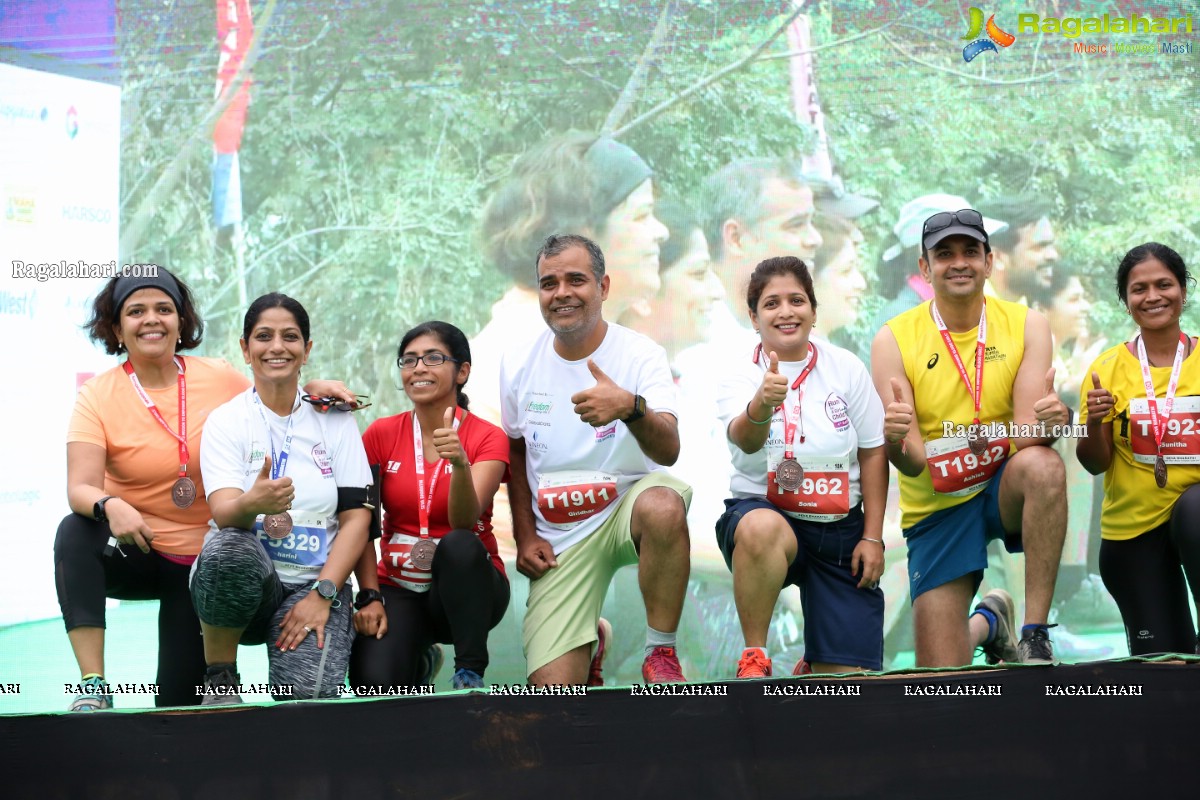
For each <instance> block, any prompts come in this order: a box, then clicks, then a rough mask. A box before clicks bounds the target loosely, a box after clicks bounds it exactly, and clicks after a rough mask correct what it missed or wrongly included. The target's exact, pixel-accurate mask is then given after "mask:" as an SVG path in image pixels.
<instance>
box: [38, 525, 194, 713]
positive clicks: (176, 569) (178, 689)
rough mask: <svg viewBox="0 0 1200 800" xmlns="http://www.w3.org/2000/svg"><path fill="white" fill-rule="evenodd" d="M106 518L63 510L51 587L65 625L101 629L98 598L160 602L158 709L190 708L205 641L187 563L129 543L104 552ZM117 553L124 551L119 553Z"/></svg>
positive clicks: (106, 534)
mask: <svg viewBox="0 0 1200 800" xmlns="http://www.w3.org/2000/svg"><path fill="white" fill-rule="evenodd" d="M111 533H112V532H111V531H110V530H109V527H108V523H107V522H96V521H95V520H91V519H88V518H87V517H82V516H80V515H78V514H68V515H67V516H66V517H64V518H63V521H62V522H61V523H59V526H58V534H57V535H56V536H55V537H54V587H55V589H56V590H57V591H58V605H59V607H60V608H61V609H62V614H63V621H64V622H65V623H66V626H67V630H68V631H71V630H74V629H75V628H80V627H89V628H104V627H106V626H105V624H104V598H105V597H115V598H117V599H119V600H158V601H159V605H158V677H157V678H156V681H157V683H158V696H157V697H155V698H154V704H155V705H156V706H194V705H198V704H199V703H200V698H199V697H198V696H197V695H196V687H197V686H199V685H200V684H202V683H204V671H205V663H204V639H203V637H202V636H201V635H200V620H199V619H198V618H197V617H196V611H195V610H194V609H193V608H192V596H191V594H190V593H189V592H188V572H189V571H190V570H191V567H190V566H188V565H187V564H176V563H175V562H173V561H168V560H167V559H165V558H163V557H162V556H160V555H158V554H157V553H155V552H154V551H151V552H150V553H143V552H142V551H141V550H139V549H138V548H137V547H136V546H135V545H122V546H121V550H120V552H116V551H114V552H113V554H112V555H110V556H106V555H104V546H105V544H107V543H108V538H109V536H110V535H111ZM121 553H124V554H125V555H124V557H122V555H121Z"/></svg>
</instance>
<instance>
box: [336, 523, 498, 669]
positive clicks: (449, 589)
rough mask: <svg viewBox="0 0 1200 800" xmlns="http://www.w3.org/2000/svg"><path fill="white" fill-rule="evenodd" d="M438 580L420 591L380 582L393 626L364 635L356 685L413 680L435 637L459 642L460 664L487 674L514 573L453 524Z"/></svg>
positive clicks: (355, 654) (354, 654) (355, 659)
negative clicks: (491, 641) (509, 575)
mask: <svg viewBox="0 0 1200 800" xmlns="http://www.w3.org/2000/svg"><path fill="white" fill-rule="evenodd" d="M432 573H433V574H432V585H431V586H430V589H429V591H428V592H414V591H411V590H409V589H402V588H400V587H398V586H393V585H388V583H387V582H386V581H381V583H382V589H381V591H382V592H383V597H384V610H385V612H386V613H387V624H388V627H387V633H386V634H384V636H383V638H382V639H376V638H375V637H374V636H357V637H355V639H354V648H353V650H352V651H351V654H350V685H351V686H352V687H355V688H358V687H364V688H365V687H372V686H412V685H414V684H415V683H416V682H417V680H418V679H420V678H421V675H420V662H421V655H422V654H423V653H424V652H425V650H426V649H427V648H428V647H429V645H431V644H433V643H434V642H443V643H447V644H453V645H454V666H455V667H458V668H460V669H469V670H472V671H473V672H475V673H477V674H479V675H483V673H484V670H486V669H487V665H488V649H487V639H488V631H490V630H491V629H492V628H494V627H496V625H498V624H499V622H500V620H501V618H502V617H503V616H504V612H505V611H506V610H507V609H508V593H509V590H508V580H507V579H506V578H505V577H504V576H503V575H502V574H501V573H500V570H498V569H496V567H495V566H494V565H493V564H492V559H491V556H489V555H488V552H487V550H486V549H485V548H484V546H483V543H482V542H481V541H479V537H478V536H476V535H475V534H474V533H472V532H471V531H466V530H453V531H450V532H449V533H447V534H446V535H445V536H443V537H442V538H441V540H440V541H439V543H438V548H437V550H436V551H435V553H434V557H433V568H432Z"/></svg>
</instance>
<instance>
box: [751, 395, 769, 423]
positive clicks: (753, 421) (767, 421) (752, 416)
mask: <svg viewBox="0 0 1200 800" xmlns="http://www.w3.org/2000/svg"><path fill="white" fill-rule="evenodd" d="M753 402H754V401H753V400H750V401H749V402H747V403H746V419H748V420H750V424H751V425H770V424H771V417H767V418H766V419H764V420H763V421H762V422H759V421H758V420H756V419H755V418H754V415H753V414H751V413H750V403H753ZM772 416H774V415H772Z"/></svg>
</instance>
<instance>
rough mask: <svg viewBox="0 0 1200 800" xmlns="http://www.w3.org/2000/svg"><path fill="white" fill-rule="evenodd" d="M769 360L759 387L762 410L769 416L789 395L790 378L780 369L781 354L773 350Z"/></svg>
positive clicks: (758, 398)
mask: <svg viewBox="0 0 1200 800" xmlns="http://www.w3.org/2000/svg"><path fill="white" fill-rule="evenodd" d="M769 359H770V360H769V361H768V362H767V371H766V372H765V373H763V379H762V383H761V384H760V385H759V387H758V396H757V397H756V398H755V399H756V400H758V402H759V405H760V408H761V410H762V411H764V412H766V415H767V416H768V417H769V416H770V415H771V414H772V413H774V411H775V409H776V408H778V407H779V406H780V405H781V404H782V403H783V399H784V398H785V397H787V393H788V379H787V376H786V375H783V374H782V373H780V371H779V356H778V355H776V354H775V351H774V350H772V351H771V352H770V355H769Z"/></svg>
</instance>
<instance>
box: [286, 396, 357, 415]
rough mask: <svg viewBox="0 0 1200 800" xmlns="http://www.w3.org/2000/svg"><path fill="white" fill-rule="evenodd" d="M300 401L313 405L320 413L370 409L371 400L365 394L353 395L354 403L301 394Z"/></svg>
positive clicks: (334, 398)
mask: <svg viewBox="0 0 1200 800" xmlns="http://www.w3.org/2000/svg"><path fill="white" fill-rule="evenodd" d="M300 399H301V400H303V401H304V402H306V403H309V404H311V405H314V406H316V407H317V410H318V411H320V412H321V413H325V412H327V411H358V410H359V409H363V408H370V406H371V398H369V397H367V395H365V394H356V395H354V401H353V402H351V401H349V400H340V399H338V398H336V397H318V396H317V395H313V394H303V395H301V396H300Z"/></svg>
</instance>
